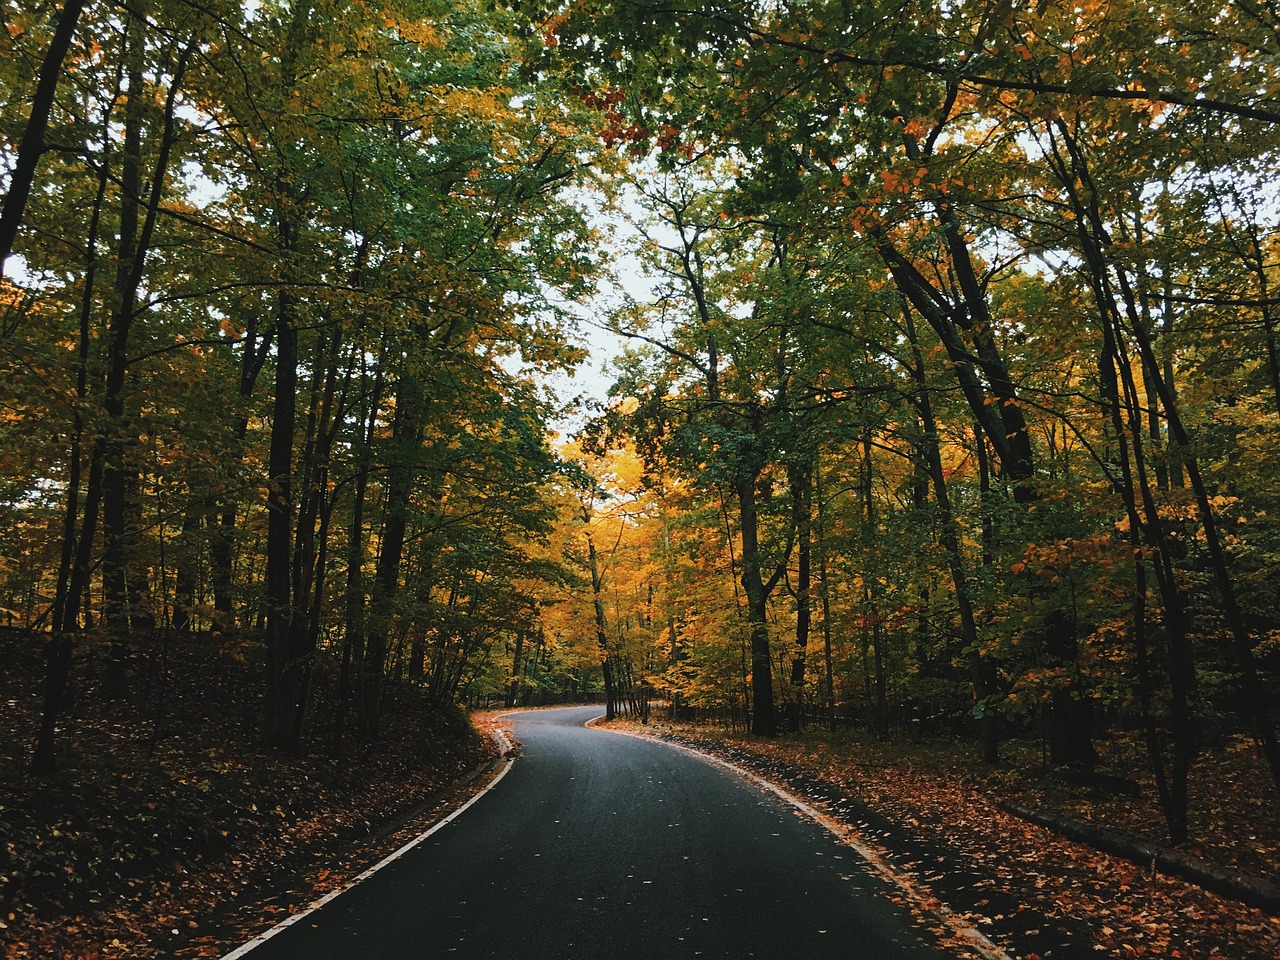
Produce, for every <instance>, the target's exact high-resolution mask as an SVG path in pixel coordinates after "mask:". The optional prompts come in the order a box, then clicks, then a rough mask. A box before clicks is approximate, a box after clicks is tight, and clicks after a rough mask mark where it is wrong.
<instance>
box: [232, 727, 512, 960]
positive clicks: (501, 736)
mask: <svg viewBox="0 0 1280 960" xmlns="http://www.w3.org/2000/svg"><path fill="white" fill-rule="evenodd" d="M496 739H497V740H498V749H499V750H500V751H501V753H500V756H503V757H504V758H505V759H506V762H505V763H503V765H502V769H501V770H499V771H498V775H497V776H496V777H494V778H493V779H492V780H490V781H489V782H488V783H487V784H485V785H484V786H483V787H481V788H480V791H479V792H478V793H477V794H476V795H475V796H474V797H472V798H471V799H470V800H468V801H467V802H466V803H464V804H463V805H462V806H460V807H459V808H458V809H457V810H455V811H453V813H451V814H449V815H448V816H447V817H445V818H444V819H443V820H441V821H440V822H439V823H436V824H435V825H434V826H432V827H431V828H430V829H429V830H427V831H426V832H424V833H420V834H418V835H417V836H416V837H414V838H413V839H412V840H410V841H409V842H408V843H406V844H405V845H404V846H403V847H401V848H400V849H398V850H396V851H395V852H394V853H391V854H389V855H387V856H386V857H384V858H383V859H381V860H379V861H378V862H377V863H375V864H374V865H373V866H372V867H370V868H369V869H368V870H366V871H365V872H364V873H362V874H360V875H359V876H357V877H353V878H352V879H350V880H348V881H347V882H346V883H344V884H343V885H342V886H340V887H337V888H335V889H333V890H330V891H329V892H328V893H326V894H325V895H324V896H323V897H321V898H320V899H319V900H317V901H315V903H312V904H311V905H310V906H308V907H307V908H306V909H305V910H301V911H299V912H298V913H295V914H294V915H293V916H291V917H288V918H287V919H284V920H281V921H280V922H279V923H277V924H276V925H275V926H274V927H272V928H271V929H270V930H267V931H264V932H263V933H260V934H258V936H256V937H254V938H253V939H252V940H250V941H249V942H248V943H246V944H244V945H243V946H240V947H237V948H236V949H235V950H232V951H231V952H230V953H228V954H227V955H226V956H224V957H223V958H222V960H240V958H241V957H243V956H245V955H246V954H248V953H249V951H251V950H253V949H255V948H257V947H259V946H261V945H262V944H263V943H266V941H268V940H270V939H271V938H272V937H274V936H275V935H276V934H278V933H281V932H282V931H283V930H285V929H286V928H288V927H291V926H293V925H294V924H295V923H297V922H298V921H299V920H303V919H305V918H306V917H309V916H310V915H311V914H313V913H315V912H316V911H317V910H319V909H320V908H321V907H323V906H324V905H325V904H327V903H329V902H330V901H331V900H334V899H336V898H338V897H339V896H341V895H342V894H344V893H346V892H347V891H348V890H350V889H351V888H352V887H354V886H355V885H356V884H358V883H362V882H363V881H365V880H368V879H369V878H370V877H372V876H373V875H374V874H375V873H377V872H378V871H379V870H381V869H382V868H383V867H385V866H387V865H388V864H391V863H395V861H397V860H399V859H400V858H401V857H403V856H404V855H405V854H406V853H408V852H409V851H410V850H412V849H413V848H414V847H416V846H417V845H418V844H420V843H422V841H423V840H426V839H427V837H429V836H431V835H432V834H433V833H435V832H436V831H437V830H440V829H442V828H443V827H445V826H447V825H448V824H450V823H453V821H454V820H456V819H458V817H460V816H462V814H463V813H465V812H466V811H467V810H468V809H469V808H470V807H471V805H472V804H473V803H475V802H476V801H477V800H479V799H480V798H481V797H483V796H484V795H485V794H486V793H488V792H489V791H490V790H492V789H493V788H494V787H496V786H497V785H498V782H499V781H500V780H501V779H502V778H503V777H505V776H506V775H507V771H508V770H510V769H511V767H512V765H513V764H514V763H515V761H516V758H515V757H514V756H507V754H508V753H509V752H510V750H511V741H510V740H508V739H507V736H506V733H505V732H503V731H501V730H500V731H499V732H498V737H497V738H496Z"/></svg>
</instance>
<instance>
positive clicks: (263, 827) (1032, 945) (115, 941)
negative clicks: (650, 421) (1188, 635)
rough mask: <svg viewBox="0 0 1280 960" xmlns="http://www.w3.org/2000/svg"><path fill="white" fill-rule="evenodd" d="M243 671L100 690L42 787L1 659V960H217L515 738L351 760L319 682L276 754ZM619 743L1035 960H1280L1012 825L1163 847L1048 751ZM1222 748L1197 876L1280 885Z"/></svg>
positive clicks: (724, 740)
mask: <svg viewBox="0 0 1280 960" xmlns="http://www.w3.org/2000/svg"><path fill="white" fill-rule="evenodd" d="M206 640H207V638H206ZM151 653H152V654H155V653H156V651H151ZM237 653H238V651H236V650H235V649H228V648H217V647H216V646H214V645H212V644H210V643H207V642H206V643H205V644H203V645H202V644H199V643H187V644H182V645H176V648H175V649H172V650H167V651H163V656H151V657H149V658H148V659H147V660H146V661H145V662H148V663H151V664H153V667H152V669H151V670H150V671H148V670H144V669H142V668H141V667H139V669H138V671H137V674H136V675H135V678H134V681H135V688H134V690H133V695H132V697H131V698H129V699H128V700H125V701H119V702H115V703H105V702H103V701H102V699H101V697H100V695H99V691H98V690H97V689H96V686H95V683H94V682H93V681H92V679H82V680H81V682H80V684H79V688H78V690H77V695H76V700H75V705H74V707H73V709H72V712H71V716H70V718H69V720H68V722H67V723H66V725H65V730H64V731H63V734H62V741H61V742H62V746H63V753H62V756H61V766H60V769H59V773H58V774H57V775H56V776H54V777H52V778H46V779H36V778H33V777H31V776H30V775H29V773H28V772H27V764H28V762H29V751H30V745H31V742H32V737H33V733H34V729H35V723H36V720H37V717H38V708H39V703H40V685H39V677H40V663H39V662H38V659H37V658H36V657H35V656H34V655H32V653H31V652H30V651H22V650H20V649H18V650H15V649H14V648H3V649H0V958H2V960H27V958H62V960H117V958H125V957H129V958H140V960H141V958H161V957H164V958H175V960H192V958H199V957H220V956H222V955H224V954H225V953H227V952H228V951H229V950H231V949H233V948H234V947H235V946H236V945H238V944H239V943H241V942H244V941H245V940H246V939H248V938H250V937H251V936H253V935H254V934H255V933H258V932H261V931H262V930H263V929H264V927H266V926H269V925H270V924H271V923H273V922H275V921H276V920H278V919H282V918H284V917H286V916H288V915H289V914H290V913H291V912H293V911H296V910H298V909H300V908H301V907H303V906H305V905H306V904H307V903H310V902H312V901H313V900H315V899H317V898H318V897H319V896H322V895H323V894H324V893H326V892H327V891H329V890H331V889H333V888H334V887H336V886H338V885H340V884H341V883H344V882H345V881H346V880H348V879H350V878H351V877H353V876H354V875H356V874H357V873H359V872H360V871H362V870H363V869H364V868H366V867H367V866H369V865H370V864H372V863H374V862H376V861H377V860H379V859H381V857H382V856H384V855H385V854H386V853H388V852H390V851H391V850H394V849H396V848H397V847H398V846H400V845H401V844H402V843H403V842H405V841H406V840H407V839H409V838H410V837H412V836H414V835H416V834H417V833H419V832H420V831H421V830H423V829H425V827H426V826H428V825H430V824H431V823H433V822H435V821H436V820H438V819H439V818H440V817H441V816H443V815H444V813H445V812H447V811H448V810H450V809H453V808H455V807H456V806H457V805H459V804H460V803H461V802H462V799H463V798H464V797H466V796H467V795H469V793H471V792H474V791H475V790H476V789H479V786H480V785H481V784H482V783H483V782H484V778H483V777H482V776H479V775H478V774H479V773H480V772H481V771H483V770H484V769H486V768H487V767H488V766H489V765H490V763H491V761H492V760H493V759H494V758H495V757H496V755H497V748H496V747H495V745H494V743H493V740H492V738H491V736H490V734H491V733H492V731H493V729H494V727H495V724H496V720H495V715H493V714H473V715H472V724H473V725H474V727H475V728H476V729H478V731H479V732H478V733H476V732H473V730H472V729H471V728H470V727H468V726H467V725H466V723H465V721H464V720H463V718H462V716H461V715H460V714H456V713H451V714H447V715H441V714H439V713H434V712H432V711H430V710H427V709H424V707H423V705H421V704H418V703H415V702H414V701H412V700H411V699H401V700H398V701H397V702H395V703H393V704H392V705H391V707H390V711H389V715H388V719H387V722H386V723H385V724H384V727H383V732H382V736H381V737H380V739H379V742H378V744H377V746H376V747H375V748H374V749H372V750H368V751H363V752H356V751H353V750H352V749H351V748H350V747H347V748H345V749H344V750H343V751H341V752H339V753H338V754H337V755H335V754H334V751H332V750H331V748H330V739H331V736H332V726H333V724H334V722H335V711H334V699H333V690H332V684H331V683H326V682H323V681H322V682H319V683H318V684H317V697H318V702H317V706H316V709H315V713H314V717H315V723H314V727H315V730H316V735H315V740H314V742H313V743H311V744H310V753H309V754H307V755H306V756H303V757H298V758H286V757H281V756H280V755H278V754H273V753H270V752H267V751H264V750H262V749H261V748H260V747H259V746H258V745H257V743H258V737H257V726H258V703H259V700H260V695H259V692H258V688H257V683H256V681H255V679H254V678H255V677H256V676H257V672H256V671H255V669H254V668H253V666H252V665H251V664H249V663H246V662H244V660H243V659H241V658H240V657H238V656H237ZM140 662H142V661H140ZM155 664H163V669H162V670H159V671H158V672H157V669H156V668H155V667H154V665H155ZM84 673H85V674H86V676H89V677H91V676H92V674H93V671H92V670H91V669H90V670H86V671H84ZM622 725H623V726H626V727H628V728H631V729H635V730H637V731H639V730H641V729H643V731H644V732H645V733H646V734H648V735H658V736H662V737H665V738H667V739H672V740H675V741H678V742H682V743H684V744H686V745H690V746H694V747H696V748H698V749H701V750H703V751H706V752H711V753H714V754H717V755H720V756H722V757H725V758H727V759H731V760H732V761H734V762H735V763H738V764H739V765H745V766H748V767H750V768H752V769H754V770H755V771H756V772H758V773H759V774H760V775H761V776H763V777H765V778H767V779H769V780H771V781H773V782H776V783H780V784H782V785H783V786H785V787H787V788H788V789H790V790H791V791H792V792H795V793H798V794H800V795H801V796H803V797H804V798H805V799H806V800H808V801H809V802H810V803H812V804H814V805H816V806H819V807H822V808H824V809H826V810H827V811H829V812H830V813H831V814H832V815H833V816H836V817H841V818H844V819H845V820H846V821H847V822H849V823H850V824H851V825H852V826H853V827H854V828H855V829H856V830H857V832H858V835H859V839H860V842H861V843H863V844H864V846H867V847H869V848H872V849H873V850H874V849H880V850H881V851H882V858H883V860H884V861H885V862H887V863H889V864H890V865H891V866H892V867H893V869H894V870H895V871H897V872H898V873H899V874H901V875H903V876H906V877H908V878H909V885H908V892H905V893H904V898H905V899H906V900H908V901H911V900H912V899H913V898H914V905H915V906H916V907H917V908H919V907H922V906H923V907H925V908H928V907H931V906H935V905H936V902H937V901H941V902H945V903H947V904H948V905H949V906H950V908H951V909H952V910H953V911H955V912H956V913H958V914H959V915H960V919H961V920H962V921H964V922H966V923H968V924H970V925H971V926H973V927H975V928H976V929H978V930H980V931H982V932H983V933H984V934H986V935H987V936H988V937H989V938H990V939H991V940H992V941H993V942H995V943H997V944H999V945H1001V946H1002V947H1004V948H1005V950H1006V951H1007V952H1008V955H1009V956H1011V957H1017V958H1019V960H1084V958H1093V957H1116V958H1128V957H1135V956H1149V957H1167V958H1185V960H1200V958H1206V960H1207V958H1214V957H1218V958H1224V960H1275V958H1276V957H1280V919H1278V918H1276V917H1274V916H1270V915H1268V914H1265V913H1263V912H1261V911H1259V910H1255V909H1252V908H1249V907H1246V906H1243V905H1241V904H1239V903H1236V902H1233V901H1232V900H1229V899H1225V898H1223V897H1219V896H1217V895H1215V894H1212V893H1209V892H1207V891H1205V890H1203V889H1201V888H1199V887H1196V886H1194V885H1192V884H1190V883H1187V882H1184V881H1181V880H1178V879H1176V878H1173V877H1169V876H1166V875H1164V874H1163V873H1160V872H1157V871H1154V870H1152V869H1151V868H1150V866H1149V865H1148V866H1138V865H1134V864H1131V863H1128V862H1126V861H1124V860H1120V859H1117V858H1114V857H1111V856H1108V855H1106V854H1102V853H1099V852H1097V851H1096V850H1093V849H1091V848H1089V847H1087V846H1083V845H1081V844H1078V843H1072V842H1069V841H1067V840H1064V839H1062V838H1060V837H1058V836H1056V835H1055V834H1053V833H1050V832H1049V831H1047V830H1044V829H1041V828H1039V827H1035V826H1032V825H1031V824H1028V823H1026V822H1024V821H1022V820H1020V819H1017V818H1015V817H1012V816H1010V815H1008V814H1006V813H1004V812H1003V811H1002V810H1000V809H999V807H998V804H999V803H1000V801H1002V800H1016V801H1021V802H1023V803H1026V804H1029V805H1032V806H1036V807H1038V808H1041V809H1049V810H1053V811H1056V812H1059V813H1061V814H1063V815H1065V816H1068V817H1071V818H1073V819H1077V820H1081V821H1086V822H1093V823H1097V824H1103V825H1107V826H1109V827H1118V828H1123V829H1127V830H1131V831H1133V832H1136V833H1140V834H1145V835H1147V836H1150V837H1152V838H1155V839H1158V838H1160V837H1161V836H1162V834H1163V831H1162V826H1161V821H1160V819H1159V816H1158V814H1157V812H1156V811H1155V809H1154V806H1153V803H1152V801H1151V799H1150V798H1151V797H1152V796H1153V790H1152V788H1151V785H1150V784H1149V783H1145V782H1144V783H1143V784H1142V795H1141V797H1140V798H1139V799H1134V798H1132V797H1127V796H1107V795H1104V794H1101V793H1098V792H1096V791H1095V792H1090V791H1084V790H1073V789H1069V788H1066V787H1062V786H1049V785H1046V784H1045V783H1044V782H1043V777H1041V776H1040V774H1039V773H1038V764H1039V757H1038V753H1036V751H1034V749H1032V748H1027V747H1022V748H1010V749H1009V750H1008V752H1007V755H1006V756H1007V762H1006V763H1005V764H1004V765H1002V766H1001V767H999V768H997V769H995V770H990V771H983V770H982V767H981V765H980V764H978V763H977V762H976V758H975V757H974V755H973V748H972V746H971V745H970V744H968V743H966V742H964V741H954V742H950V741H948V742H937V741H923V742H914V741H894V742H881V741H878V740H876V739H874V738H871V737H868V736H865V735H862V734H858V733H841V734H838V735H833V734H827V733H820V732H810V733H805V734H799V735H784V736H782V737H779V738H778V739H777V740H775V741H761V740H755V739H748V738H745V737H741V736H734V735H732V734H729V733H726V732H724V731H714V730H709V729H706V728H694V727H687V726H680V727H676V726H673V725H670V724H664V723H661V722H656V721H655V722H654V723H651V724H650V725H648V726H647V727H644V728H641V727H640V726H639V725H638V724H632V723H630V722H629V721H623V722H622ZM1102 746H1103V749H1104V751H1105V753H1106V760H1107V762H1108V765H1109V767H1110V768H1111V769H1113V770H1116V771H1124V772H1125V773H1126V775H1130V776H1139V774H1138V773H1137V771H1140V770H1141V769H1142V768H1143V765H1142V763H1141V762H1140V754H1139V753H1138V752H1137V748H1136V747H1135V746H1134V745H1133V744H1131V743H1129V742H1128V741H1124V740H1115V741H1109V742H1108V743H1106V744H1103V745H1102ZM1227 747H1228V748H1227V749H1225V750H1219V751H1215V752H1214V753H1212V754H1206V755H1204V756H1202V757H1201V758H1200V760H1199V761H1198V763H1197V766H1196V769H1195V776H1194V793H1193V798H1192V804H1193V808H1194V810H1195V814H1194V816H1193V825H1192V829H1193V832H1194V833H1195V835H1196V836H1197V838H1198V840H1199V842H1198V843H1197V844H1196V845H1195V849H1194V851H1193V852H1195V853H1198V854H1200V855H1202V856H1204V857H1205V858H1206V859H1209V860H1212V861H1214V862H1217V863H1221V864H1224V865H1227V866H1230V867H1232V868H1234V869H1236V870H1238V871H1240V872H1242V873H1245V874H1248V875H1252V876H1255V877H1258V878H1260V879H1263V880H1269V881H1271V882H1273V883H1274V882H1278V881H1280V824H1278V822H1277V813H1276V811H1277V805H1276V804H1275V803H1274V801H1273V798H1272V797H1271V796H1270V795H1269V794H1268V793H1267V788H1266V786H1265V784H1266V780H1265V777H1264V776H1263V775H1262V771H1261V768H1260V764H1259V763H1258V759H1257V757H1256V756H1255V755H1254V753H1253V750H1252V748H1251V747H1250V746H1249V745H1248V744H1247V743H1246V742H1244V741H1234V742H1232V743H1229V744H1228V745H1227ZM935 898H936V899H935ZM921 912H922V913H926V914H927V913H929V912H930V911H929V910H928V909H924V910H922V911H921ZM926 922H927V920H926Z"/></svg>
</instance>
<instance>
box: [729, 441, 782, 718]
mask: <svg viewBox="0 0 1280 960" xmlns="http://www.w3.org/2000/svg"><path fill="white" fill-rule="evenodd" d="M758 477H759V471H758V470H757V469H756V468H754V467H751V466H747V465H744V464H741V463H740V464H739V465H738V469H737V488H738V517H739V523H740V526H741V534H742V590H743V593H744V594H745V595H746V598H747V623H748V624H749V626H750V631H751V641H750V642H751V648H750V649H751V654H750V655H751V701H752V710H751V732H752V733H753V734H755V735H756V736H758V737H772V736H774V735H775V734H776V733H777V732H778V718H777V714H776V711H775V710H774V702H773V659H772V657H771V655H770V651H769V621H768V601H769V591H768V589H767V588H766V586H765V583H764V577H763V574H762V573H761V570H760V540H759V536H760V534H759V516H758V513H757V507H756V480H757V479H758Z"/></svg>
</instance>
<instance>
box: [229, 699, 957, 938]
mask: <svg viewBox="0 0 1280 960" xmlns="http://www.w3.org/2000/svg"><path fill="white" fill-rule="evenodd" d="M600 713H601V709H600V708H599V707H583V708H572V709H565V710H549V711H535V712H530V713H524V714H516V715H515V716H514V718H513V720H514V725H515V733H516V736H517V738H518V739H519V741H520V744H521V754H520V757H519V759H518V760H516V761H515V763H514V764H513V765H512V767H511V769H510V770H509V772H508V773H507V775H506V776H505V777H504V778H503V779H502V780H501V781H500V782H499V783H498V784H497V785H496V786H495V787H494V788H493V789H492V790H490V791H489V792H488V793H486V794H484V795H483V796H482V797H481V798H480V799H479V800H478V801H477V802H476V803H475V804H474V805H473V806H472V807H470V808H469V809H468V810H466V811H465V812H464V813H462V814H461V815H460V816H459V817H458V818H457V819H456V820H454V821H452V822H450V823H449V824H447V825H446V826H445V827H444V828H442V829H440V830H438V831H437V832H436V833H434V834H433V835H431V836H430V837H428V838H427V839H426V840H425V841H423V842H422V843H421V844H419V845H418V846H417V847H415V848H414V849H413V850H411V851H409V852H408V853H406V854H405V855H404V856H402V857H401V858H399V859H398V860H396V861H395V862H394V863H391V864H390V865H388V866H386V867H384V868H383V869H382V870H380V871H378V872H377V873H376V874H374V876H372V877H371V878H369V879H368V880H366V881H364V882H363V883H361V884H359V885H357V886H356V887H354V888H353V889H351V890H349V891H347V892H346V893H344V894H342V895H341V896H339V897H337V898H336V899H335V900H333V901H331V902H330V903H329V904H327V905H326V906H325V907H323V908H322V909H320V910H319V911H317V912H315V913H312V914H309V915H307V916H305V917H303V918H301V919H300V920H299V921H297V922H295V923H294V924H293V925H292V926H289V927H288V928H286V929H284V930H283V931H281V932H279V933H278V934H276V935H274V936H272V937H270V938H269V939H267V940H266V941H264V942H262V943H261V944H259V945H258V946H256V947H254V948H253V949H252V950H250V951H249V952H248V953H247V954H242V956H245V957H246V958H247V960H285V958H288V960H425V958H434V957H445V958H449V957H459V958H489V957H500V958H512V960H515V958H519V960H569V958H590V960H594V958H600V960H630V958H635V960H640V958H644V960H653V958H685V957H719V958H733V960H745V958H751V957H767V958H773V960H837V958H838V960H926V958H929V960H938V958H942V957H950V956H954V955H955V954H953V953H951V952H949V951H947V950H945V949H943V948H941V947H939V946H936V945H930V944H929V943H927V942H926V939H925V938H927V934H924V933H922V932H921V928H920V925H919V924H916V923H912V922H911V919H910V917H909V916H908V914H907V912H906V910H905V909H904V908H903V907H901V906H900V905H898V904H896V903H894V902H892V900H891V899H890V896H891V895H892V894H893V893H894V891H892V890H891V889H889V888H888V887H887V886H886V885H885V883H884V882H883V881H881V880H880V879H879V878H877V877H875V876H873V875H872V874H871V873H870V872H868V870H867V869H866V868H865V867H864V865H863V863H862V861H861V859H860V858H859V857H858V855H857V854H856V853H855V852H854V851H853V850H851V849H849V848H848V847H845V846H842V845H840V844H839V843H838V842H837V841H836V839H835V838H834V837H833V836H832V835H831V834H830V833H829V832H828V831H827V830H825V829H824V828H823V827H821V826H819V825H818V824H816V823H813V822H812V821H810V820H808V819H806V818H804V817H802V816H800V815H799V814H798V813H797V812H796V811H795V810H794V809H793V808H792V807H790V806H789V805H787V804H785V803H784V802H783V801H782V800H780V799H778V798H777V797H774V796H772V795H767V794H764V793H762V792H761V791H760V790H759V789H758V788H757V787H755V786H753V785H751V784H750V783H748V782H746V781H745V780H743V779H741V778H739V777H737V776H735V775H734V774H733V773H731V772H729V771H726V770H724V769H722V768H719V767H716V766H712V765H710V764H708V763H706V762H704V761H701V760H699V759H697V758H696V757H694V756H691V755H689V754H687V753H685V752H682V751H679V750H676V749H674V748H672V747H671V746H668V745H666V744H663V743H659V742H654V741H650V740H642V739H637V738H635V737H630V736H623V735H620V734H616V733H611V732H608V731H604V730H597V729H592V728H589V727H585V726H584V723H585V722H586V721H588V720H589V719H591V718H593V717H596V716H598V715H599V714H600Z"/></svg>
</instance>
